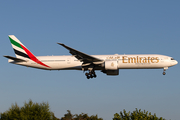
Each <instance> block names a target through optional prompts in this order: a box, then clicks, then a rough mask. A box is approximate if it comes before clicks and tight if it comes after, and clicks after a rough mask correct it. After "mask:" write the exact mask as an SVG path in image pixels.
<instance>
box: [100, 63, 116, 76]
mask: <svg viewBox="0 0 180 120" xmlns="http://www.w3.org/2000/svg"><path fill="white" fill-rule="evenodd" d="M104 68H105V70H103V71H102V72H103V73H106V74H107V75H119V69H118V62H117V60H110V61H105V62H104Z"/></svg>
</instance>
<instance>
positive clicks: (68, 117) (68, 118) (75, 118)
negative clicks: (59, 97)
mask: <svg viewBox="0 0 180 120" xmlns="http://www.w3.org/2000/svg"><path fill="white" fill-rule="evenodd" d="M67 112H68V113H66V114H64V117H62V118H61V120H103V119H102V118H98V116H97V115H95V116H94V115H92V116H88V115H87V114H84V113H81V114H79V115H78V114H75V115H73V114H71V111H70V110H67Z"/></svg>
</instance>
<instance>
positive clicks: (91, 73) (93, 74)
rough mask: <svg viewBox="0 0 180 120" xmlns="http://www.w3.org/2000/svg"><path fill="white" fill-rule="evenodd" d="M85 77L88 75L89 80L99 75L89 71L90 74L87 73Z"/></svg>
mask: <svg viewBox="0 0 180 120" xmlns="http://www.w3.org/2000/svg"><path fill="white" fill-rule="evenodd" d="M85 75H86V77H87V79H89V78H96V77H97V75H96V73H95V72H94V71H89V73H85Z"/></svg>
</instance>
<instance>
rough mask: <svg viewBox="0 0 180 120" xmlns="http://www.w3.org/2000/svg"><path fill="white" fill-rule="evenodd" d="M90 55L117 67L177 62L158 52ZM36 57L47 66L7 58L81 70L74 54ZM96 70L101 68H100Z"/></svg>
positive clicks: (152, 65) (127, 67) (155, 65)
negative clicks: (113, 63)
mask: <svg viewBox="0 0 180 120" xmlns="http://www.w3.org/2000/svg"><path fill="white" fill-rule="evenodd" d="M92 56H93V57H96V58H99V59H101V60H103V61H117V66H118V69H158V68H168V67H171V66H174V65H176V64H177V63H178V62H177V61H176V60H174V59H173V58H172V57H169V56H165V55H158V54H137V55H118V54H115V55H92ZM37 58H38V59H39V60H40V61H41V62H42V63H44V64H46V65H47V66H49V67H46V66H43V65H41V64H38V63H37V62H34V61H32V60H30V59H29V60H27V61H26V62H14V61H13V60H9V62H10V63H14V64H18V65H23V66H28V67H34V68H39V69H46V70H66V69H67V70H71V69H72V70H82V62H81V61H79V60H78V59H77V58H75V57H74V56H37ZM96 70H101V68H97V69H96Z"/></svg>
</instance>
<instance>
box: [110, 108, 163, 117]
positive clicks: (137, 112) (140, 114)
mask: <svg viewBox="0 0 180 120" xmlns="http://www.w3.org/2000/svg"><path fill="white" fill-rule="evenodd" d="M113 120H165V119H163V118H162V117H160V118H158V117H157V116H156V114H154V115H151V112H150V113H149V112H148V111H145V110H144V111H141V109H139V110H138V109H137V108H136V110H135V111H133V112H132V113H130V111H129V112H128V113H127V112H126V111H125V110H123V112H122V111H121V112H120V114H118V113H115V114H114V118H113Z"/></svg>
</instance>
